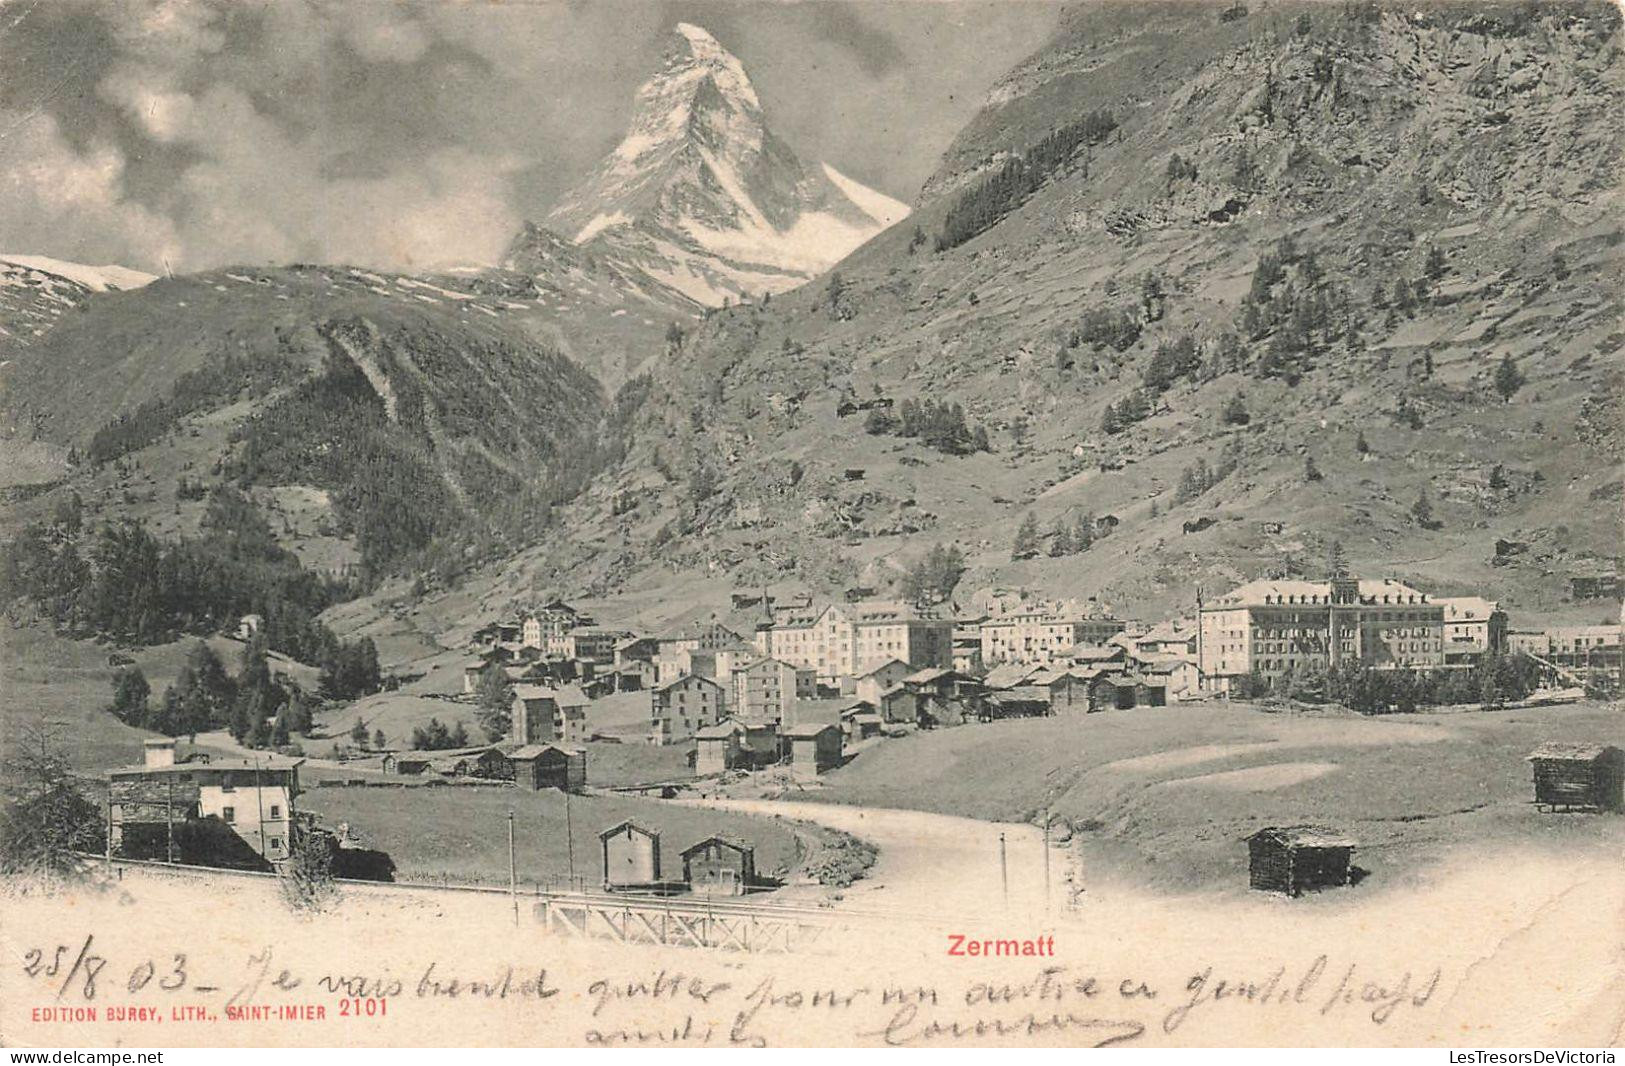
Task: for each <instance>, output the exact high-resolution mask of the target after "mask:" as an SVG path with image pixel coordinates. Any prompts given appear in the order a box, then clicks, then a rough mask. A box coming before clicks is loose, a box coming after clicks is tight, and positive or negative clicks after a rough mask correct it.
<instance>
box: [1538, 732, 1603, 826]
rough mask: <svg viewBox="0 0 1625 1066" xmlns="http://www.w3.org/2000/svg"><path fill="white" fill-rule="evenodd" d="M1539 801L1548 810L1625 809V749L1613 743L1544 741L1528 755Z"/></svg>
mask: <svg viewBox="0 0 1625 1066" xmlns="http://www.w3.org/2000/svg"><path fill="white" fill-rule="evenodd" d="M1528 761H1529V763H1530V764H1531V765H1532V766H1533V767H1534V771H1535V802H1536V803H1537V804H1540V805H1542V806H1544V807H1546V808H1547V809H1548V810H1554V811H1555V810H1556V809H1557V808H1559V807H1562V808H1563V809H1565V810H1572V809H1575V808H1586V809H1591V810H1598V811H1621V812H1625V752H1622V751H1621V750H1620V749H1619V748H1616V747H1614V746H1612V745H1609V744H1558V743H1548V744H1542V745H1541V746H1540V747H1538V748H1536V749H1535V750H1534V751H1532V752H1530V753H1529V755H1528Z"/></svg>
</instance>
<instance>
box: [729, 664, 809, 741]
mask: <svg viewBox="0 0 1625 1066" xmlns="http://www.w3.org/2000/svg"><path fill="white" fill-rule="evenodd" d="M729 684H730V688H731V693H730V696H731V699H730V700H729V706H728V713H729V714H731V715H733V716H734V717H735V718H738V719H739V720H740V721H742V722H745V723H748V724H751V725H763V724H767V723H770V722H771V723H777V722H782V721H784V720H785V719H786V718H787V717H788V716H789V715H790V714H791V713H792V711H793V710H794V708H795V704H796V701H797V700H808V699H812V698H813V697H814V696H816V695H817V694H818V685H817V679H816V675H815V674H814V673H813V671H812V670H810V669H808V668H806V667H801V668H799V669H798V668H796V667H794V666H791V665H790V664H789V663H786V662H780V661H779V660H777V659H757V660H755V661H754V662H752V663H750V664H749V665H748V666H742V667H740V668H739V669H736V670H734V671H732V673H731V675H730V677H729Z"/></svg>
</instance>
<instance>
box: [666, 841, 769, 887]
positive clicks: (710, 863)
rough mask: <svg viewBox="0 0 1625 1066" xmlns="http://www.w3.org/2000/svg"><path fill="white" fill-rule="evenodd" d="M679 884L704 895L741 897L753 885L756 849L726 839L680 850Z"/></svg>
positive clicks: (703, 842)
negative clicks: (683, 884) (681, 880)
mask: <svg viewBox="0 0 1625 1066" xmlns="http://www.w3.org/2000/svg"><path fill="white" fill-rule="evenodd" d="M682 856H683V882H684V883H685V884H687V885H688V886H689V888H690V889H692V890H694V891H696V892H704V893H706V894H707V895H714V896H717V895H720V896H738V895H743V894H744V893H745V892H746V891H748V890H749V889H750V886H751V885H753V884H755V882H756V849H755V848H753V847H751V846H750V845H749V844H742V843H740V842H739V841H736V840H729V839H728V838H726V837H720V836H714V837H707V838H706V839H704V840H702V841H700V842H699V843H697V844H690V845H689V846H688V847H686V848H684V849H683V852H682Z"/></svg>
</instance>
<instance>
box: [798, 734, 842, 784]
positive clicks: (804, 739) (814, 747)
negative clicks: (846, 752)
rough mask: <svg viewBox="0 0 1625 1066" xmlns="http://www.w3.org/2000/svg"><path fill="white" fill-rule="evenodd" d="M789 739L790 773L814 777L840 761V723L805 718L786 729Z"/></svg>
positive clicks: (837, 764) (835, 765)
mask: <svg viewBox="0 0 1625 1066" xmlns="http://www.w3.org/2000/svg"><path fill="white" fill-rule="evenodd" d="M784 736H785V739H786V740H788V741H789V742H790V773H791V775H792V776H794V777H801V778H812V777H817V776H818V775H819V774H821V773H823V772H824V771H826V770H833V769H835V767H837V766H839V765H841V727H840V726H838V725H833V724H829V723H824V724H820V723H818V722H805V723H803V724H801V725H795V726H791V727H790V728H789V729H787V730H785V731H784Z"/></svg>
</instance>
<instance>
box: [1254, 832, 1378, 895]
mask: <svg viewBox="0 0 1625 1066" xmlns="http://www.w3.org/2000/svg"><path fill="white" fill-rule="evenodd" d="M1354 848H1355V844H1354V841H1353V840H1350V839H1349V838H1348V837H1346V836H1344V835H1343V834H1341V833H1339V832H1337V831H1336V830H1335V829H1326V828H1323V827H1321V826H1314V825H1296V826H1285V827H1280V826H1270V827H1268V828H1265V829H1260V830H1259V831H1258V832H1256V833H1254V834H1253V835H1252V836H1250V837H1248V838H1247V860H1248V861H1247V867H1248V883H1249V886H1250V887H1252V888H1254V889H1257V890H1258V891H1260V892H1281V893H1284V894H1285V895H1288V896H1301V895H1302V894H1303V893H1305V892H1314V891H1318V890H1320V889H1322V888H1334V887H1337V886H1339V885H1347V884H1351V883H1352V877H1351V874H1352V868H1351V866H1350V865H1349V860H1350V859H1351V858H1352V856H1353V855H1354Z"/></svg>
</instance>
